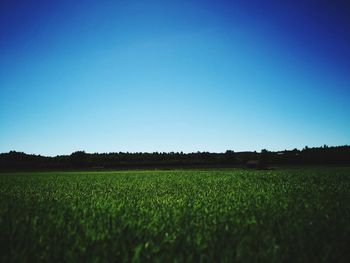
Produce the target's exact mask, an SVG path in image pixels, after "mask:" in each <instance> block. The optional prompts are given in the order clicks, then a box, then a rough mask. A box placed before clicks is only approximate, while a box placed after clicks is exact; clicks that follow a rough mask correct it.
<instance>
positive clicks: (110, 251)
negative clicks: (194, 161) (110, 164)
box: [0, 167, 350, 262]
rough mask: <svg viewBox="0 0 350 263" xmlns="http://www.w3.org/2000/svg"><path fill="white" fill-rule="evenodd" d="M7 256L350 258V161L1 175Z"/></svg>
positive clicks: (2, 256) (2, 241) (0, 237)
mask: <svg viewBox="0 0 350 263" xmlns="http://www.w3.org/2000/svg"><path fill="white" fill-rule="evenodd" d="M0 252H1V253H0V261H2V262H11V261H15V262H29V261H30V262H37V261H50V262H58V261H59V262H62V261H64V262H66V261H68V262H77V261H88V262H96V261H97V262H146V261H152V262H157V261H159V262H350V168H349V167H348V168H346V167H345V168H341V167H338V168H336V167H333V168H324V167H319V168H278V169H274V170H266V171H257V170H244V169H222V170H220V169H217V170H207V171H204V170H203V171H199V170H183V171H182V170H176V171H171V170H169V171H118V172H36V173H1V174H0Z"/></svg>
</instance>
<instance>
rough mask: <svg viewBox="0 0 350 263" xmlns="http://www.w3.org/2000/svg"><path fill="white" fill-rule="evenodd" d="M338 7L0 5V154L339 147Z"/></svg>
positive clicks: (341, 42)
mask: <svg viewBox="0 0 350 263" xmlns="http://www.w3.org/2000/svg"><path fill="white" fill-rule="evenodd" d="M342 2H343V4H342ZM344 3H345V1H320V0H319V1H307V0H306V1H272V0H270V1H249V0H248V1H244V0H241V1H181V0H180V1H178V0H177V1H164V0H162V1H161V0H159V1H126V0H125V1H13V0H8V1H6V0H5V1H1V3H0V152H7V151H10V150H17V151H24V152H27V153H36V154H43V155H57V154H70V153H71V152H73V151H76V150H85V151H87V152H111V151H130V152H135V151H147V152H153V151H184V152H192V151H215V152H221V151H225V150H227V149H232V150H235V151H243V150H257V151H260V150H261V149H263V148H267V149H269V150H279V149H292V148H295V147H297V148H302V147H304V146H305V145H308V146H321V145H323V144H328V145H344V144H349V143H350V106H349V105H350V103H349V100H350V48H349V47H350V18H349V17H348V14H349V13H350V8H349V7H347V5H348V4H344Z"/></svg>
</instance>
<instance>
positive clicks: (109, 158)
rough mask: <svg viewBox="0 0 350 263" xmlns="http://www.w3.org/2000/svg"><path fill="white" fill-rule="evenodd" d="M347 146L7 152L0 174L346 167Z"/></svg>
mask: <svg viewBox="0 0 350 263" xmlns="http://www.w3.org/2000/svg"><path fill="white" fill-rule="evenodd" d="M349 164H350V146H348V145H346V146H336V147H329V146H327V145H324V146H322V147H314V148H309V147H307V146H306V147H304V148H303V149H302V150H298V149H293V150H283V151H268V150H266V149H263V150H261V152H256V151H246V152H235V151H233V150H227V151H226V152H224V153H211V152H194V153H183V152H167V153H166V152H153V153H146V152H136V153H129V152H113V153H86V152H85V151H76V152H73V153H72V154H70V155H58V156H54V157H48V156H42V155H35V154H26V153H23V152H16V151H10V152H8V153H1V154H0V170H5V171H6V170H67V169H96V170H99V169H138V168H139V169H145V168H152V169H157V168H159V169H171V168H196V167H198V168H206V167H208V168H210V167H213V168H220V167H222V168H225V167H248V168H260V169H266V168H269V167H271V166H279V165H298V166H300V165H349Z"/></svg>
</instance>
